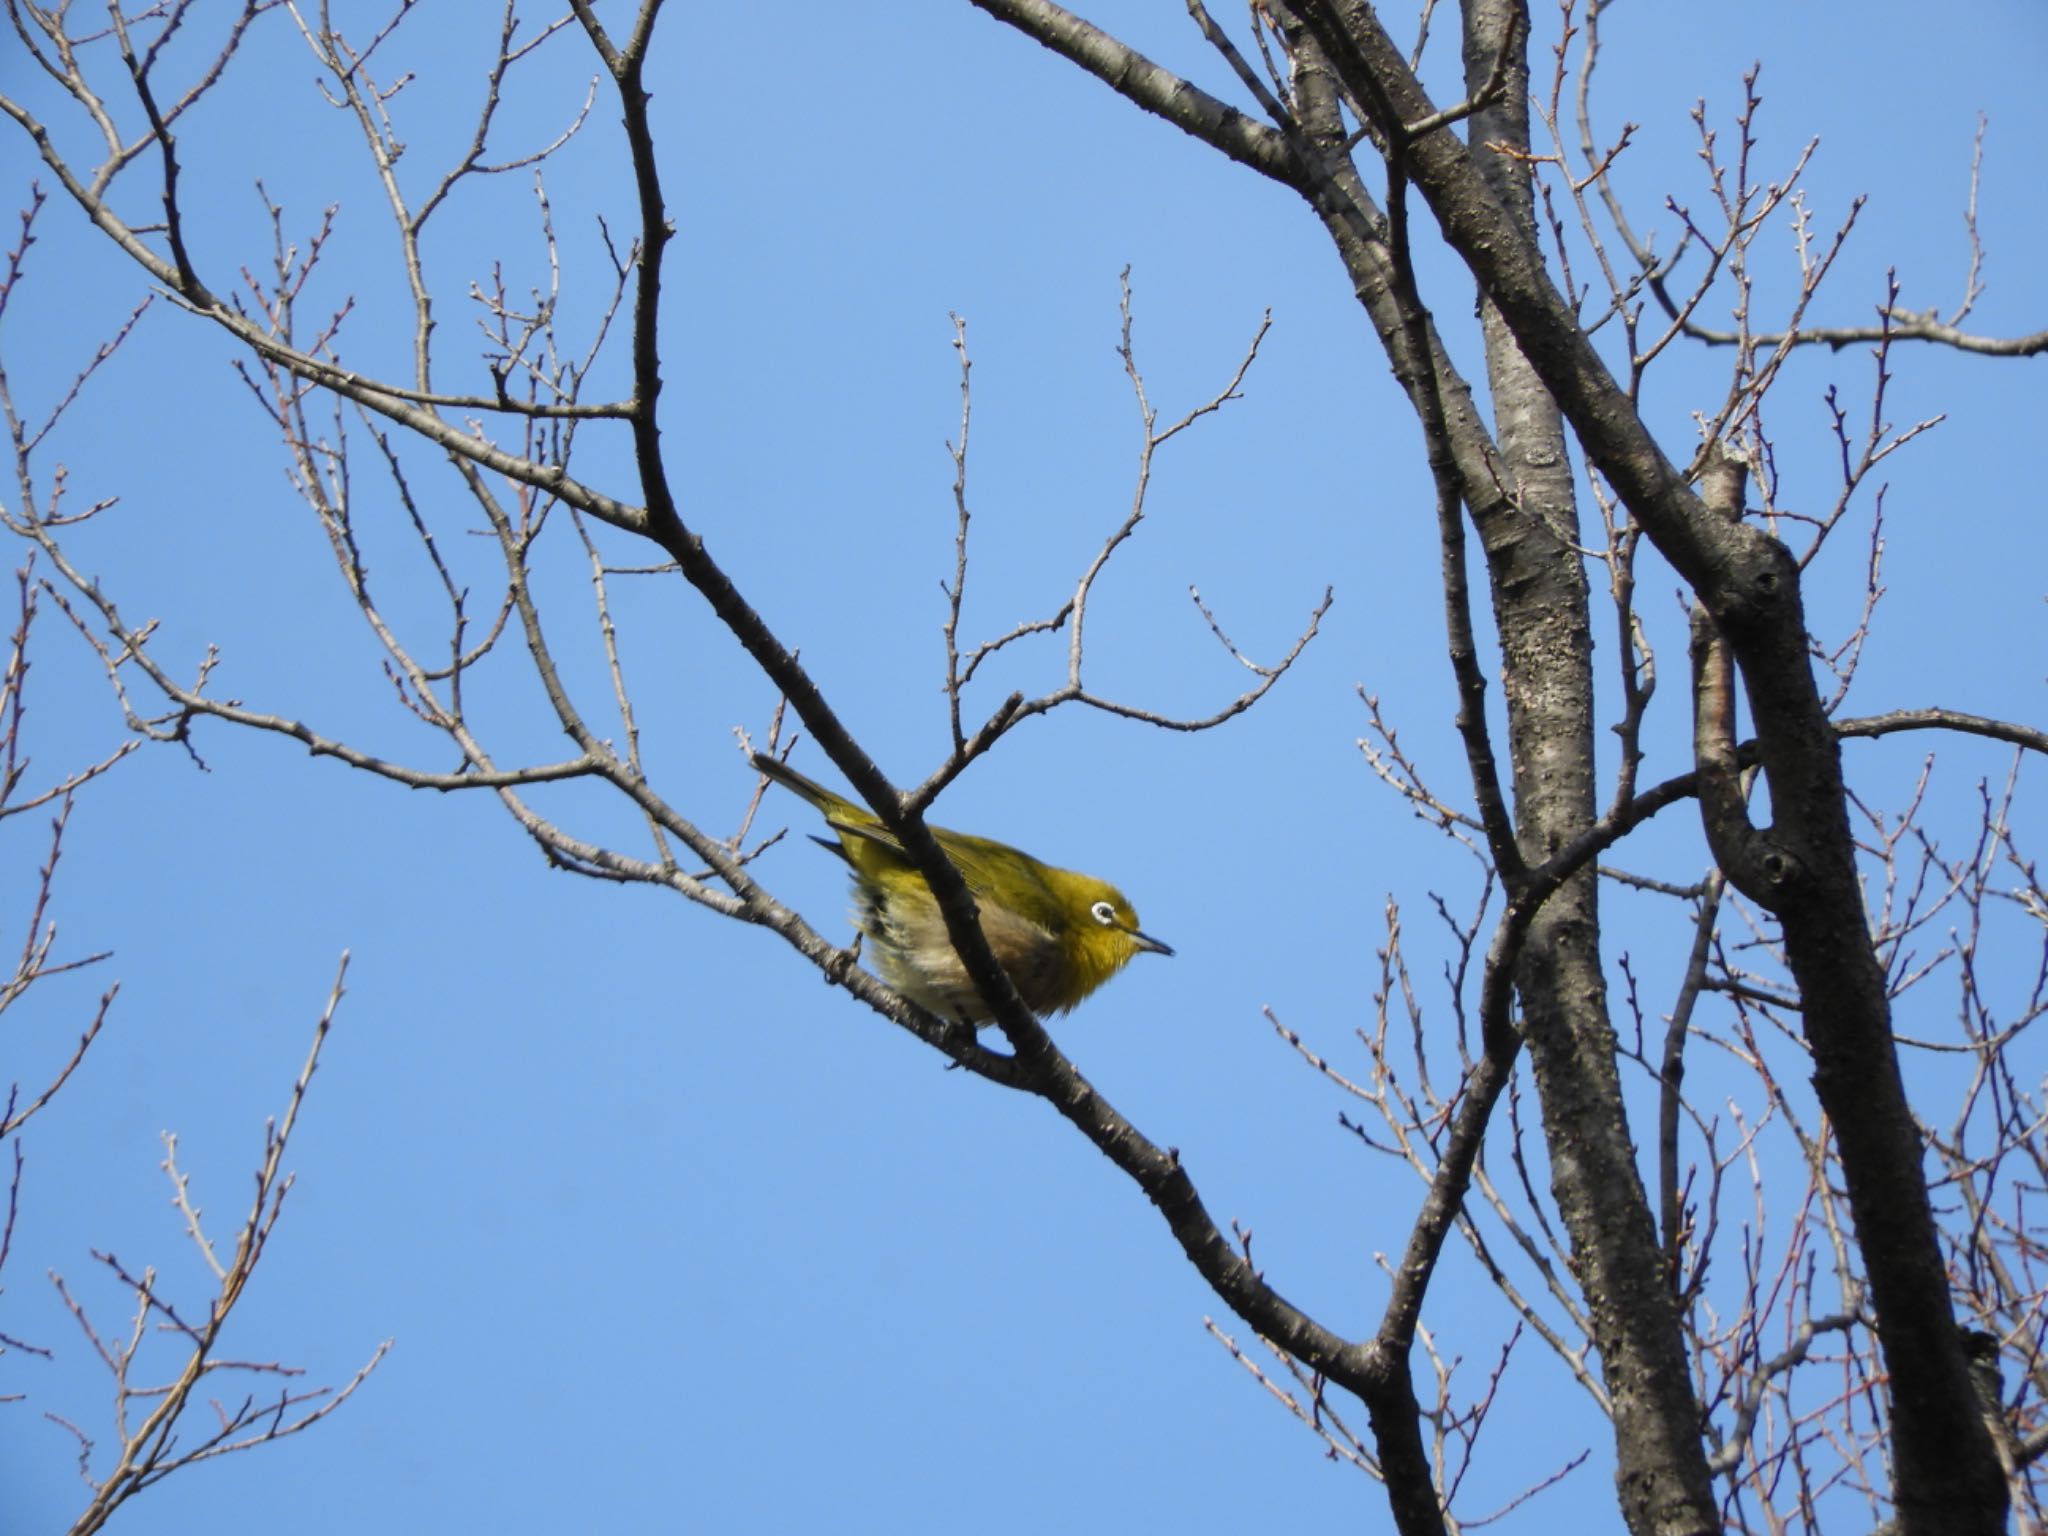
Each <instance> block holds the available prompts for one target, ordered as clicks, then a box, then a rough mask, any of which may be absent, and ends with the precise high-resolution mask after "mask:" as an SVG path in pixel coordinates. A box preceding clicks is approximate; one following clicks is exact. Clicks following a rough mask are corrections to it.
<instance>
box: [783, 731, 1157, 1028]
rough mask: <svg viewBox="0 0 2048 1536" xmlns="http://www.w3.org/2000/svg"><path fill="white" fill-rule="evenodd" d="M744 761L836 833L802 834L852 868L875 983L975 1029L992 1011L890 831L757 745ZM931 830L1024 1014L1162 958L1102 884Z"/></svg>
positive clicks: (1115, 893) (1062, 1008)
mask: <svg viewBox="0 0 2048 1536" xmlns="http://www.w3.org/2000/svg"><path fill="white" fill-rule="evenodd" d="M754 766H755V767H756V768H758V769H760V770H761V772H763V773H765V774H767V775H768V777H769V778H771V779H773V780H775V782H776V783H778V784H781V785H783V786H784V787H785V788H788V789H791V790H793V791H795V792H796V793H797V794H799V795H801V796H802V797H803V798H804V799H806V800H808V801H810V803H811V804H812V805H814V806H816V807H817V808H818V809H819V810H820V811H822V812H823V813H824V815H825V825H827V826H828V827H830V828H831V829H832V830H833V831H834V832H836V833H838V834H839V840H838V841H837V842H836V843H835V842H831V841H829V840H827V839H825V838H822V837H814V838H812V839H811V840H812V841H813V842H815V843H817V844H819V845H820V846H822V847H824V848H827V849H830V850H831V851H832V852H833V853H836V854H838V855H839V857H840V858H842V859H844V860H846V862H847V863H848V865H850V866H851V867H852V869H853V895H854V903H855V906H854V923H855V926H856V927H858V928H859V929H860V931H861V933H863V934H864V935H866V937H867V941H868V943H869V944H870V945H871V946H872V947H873V950H874V954H875V960H876V964H877V966H878V968H879V969H880V971H881V973H882V979H883V980H884V981H886V982H888V983H889V985H890V986H892V987H894V988H895V989H896V990H897V991H898V992H901V993H902V994H903V995H904V996H905V997H907V998H909V999H910V1000H911V1001H912V1002H914V1003H916V1004H918V1006H920V1007H922V1008H926V1009H928V1010H930V1011H931V1012H933V1013H936V1014H939V1015H941V1016H943V1017H945V1018H949V1019H958V1020H959V1021H961V1022H962V1023H966V1024H975V1025H981V1024H986V1023H987V1022H988V1021H989V1019H990V1018H991V1017H993V1015H991V1014H990V1012H989V1009H988V1005H987V1004H986V1003H984V1002H983V1001H982V1000H981V994H980V992H978V991H977V990H975V986H974V982H973V981H972V980H971V979H970V978H969V977H968V975H967V969H966V967H965V966H963V965H962V964H961V963H960V957H959V956H958V955H957V954H955V953H954V952H953V941H952V940H951V939H950V938H948V937H947V936H946V920H945V918H944V917H943V916H941V915H940V912H939V904H938V901H937V899H936V898H934V897H933V895H932V891H931V887H930V886H929V885H927V884H926V883H925V878H924V876H923V875H920V874H919V873H918V872H917V870H916V868H915V867H914V866H913V865H912V864H911V862H910V859H909V856H908V855H906V854H905V853H904V851H903V845H902V844H901V843H899V842H898V841H897V840H896V836H895V834H894V833H892V832H891V831H890V830H889V829H888V828H887V827H885V826H883V825H882V822H881V820H880V818H878V817H877V816H876V815H875V813H874V812H873V811H870V810H869V809H868V808H867V807H866V806H864V805H856V804H855V803H854V802H853V801H851V800H849V799H847V798H846V797H845V796H844V795H835V794H833V793H832V791H831V790H829V789H827V788H825V786H824V785H822V784H818V783H814V782H813V781H811V780H810V779H807V778H805V777H804V776H803V775H802V774H800V773H798V772H797V771H796V770H795V769H794V768H791V767H788V766H787V765H785V764H783V763H780V762H777V761H776V760H775V759H774V758H772V757H768V756H766V755H764V754H762V753H759V752H757V753H755V754H754ZM931 833H932V836H933V837H934V838H936V839H938V844H939V847H940V848H942V849H944V850H945V854H946V857H947V858H949V859H951V860H952V861H953V867H954V868H955V869H957V870H959V871H960V876H961V878H962V879H964V880H965V881H966V882H967V889H968V890H969V891H971V892H973V894H974V901H975V905H976V906H978V907H979V908H980V909H981V931H982V933H983V934H984V935H985V936H986V937H987V939H988V947H989V948H990V949H991V950H992V951H994V953H995V957H996V959H997V960H998V961H999V962H1000V963H1001V964H1002V967H1003V969H1004V970H1005V971H1007V972H1008V973H1009V977H1010V980H1011V982H1013V983H1014V984H1015V986H1016V988H1017V995H1018V996H1020V997H1022V998H1023V999H1024V1003H1025V1006H1026V1007H1028V1008H1030V1009H1031V1011H1032V1012H1033V1013H1036V1014H1039V1015H1041V1016H1043V1015H1046V1014H1052V1013H1065V1012H1066V1011H1067V1010H1068V1009H1070V1008H1072V1007H1074V1006H1075V1005H1076V1004H1077V1003H1079V1002H1080V1001H1081V999H1083V998H1084V997H1086V996H1087V995H1088V994H1089V993H1091V992H1093V991H1094V990H1095V989H1096V988H1097V987H1099V986H1101V985H1102V984H1103V983H1104V982H1105V981H1107V980H1109V978H1110V977H1112V976H1114V975H1115V974H1116V973H1117V972H1118V971H1120V970H1122V969H1123V968H1124V967H1125V966H1126V965H1128V964H1129V963H1130V961H1131V957H1132V956H1133V955H1136V954H1138V953H1140V952H1141V951H1149V952H1150V953H1152V954H1155V955H1170V954H1172V953H1173V951H1172V950H1171V949H1170V948H1168V947H1167V946H1166V945H1164V944H1162V943H1160V942H1159V941H1158V940H1157V939H1155V938H1152V937H1150V936H1149V935H1147V934H1144V933H1141V932H1139V931H1138V914H1137V913H1136V912H1135V911H1133V910H1132V908H1131V904H1130V902H1129V901H1127V900H1126V899H1125V898H1124V893H1123V892H1122V891H1120V890H1118V889H1117V888H1116V887H1115V886H1113V885H1111V884H1110V883H1109V882H1108V881H1106V880H1098V879H1096V878H1095V877H1094V876H1093V875H1083V874H1077V873H1075V872H1074V871H1073V870H1071V869H1055V868H1054V867H1053V866H1052V865H1050V864H1041V863H1040V862H1039V861H1038V860H1037V859H1034V858H1032V857H1031V855H1030V854H1028V853H1024V852H1021V851H1020V850H1018V849H1015V848H1012V847H1010V846H1009V845H1008V844H1007V843H998V842H996V841H994V840H993V839H990V838H986V837H972V836H970V835H968V834H967V833H965V832H949V831H947V830H946V829H945V828H944V827H933V828H932V829H931Z"/></svg>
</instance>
